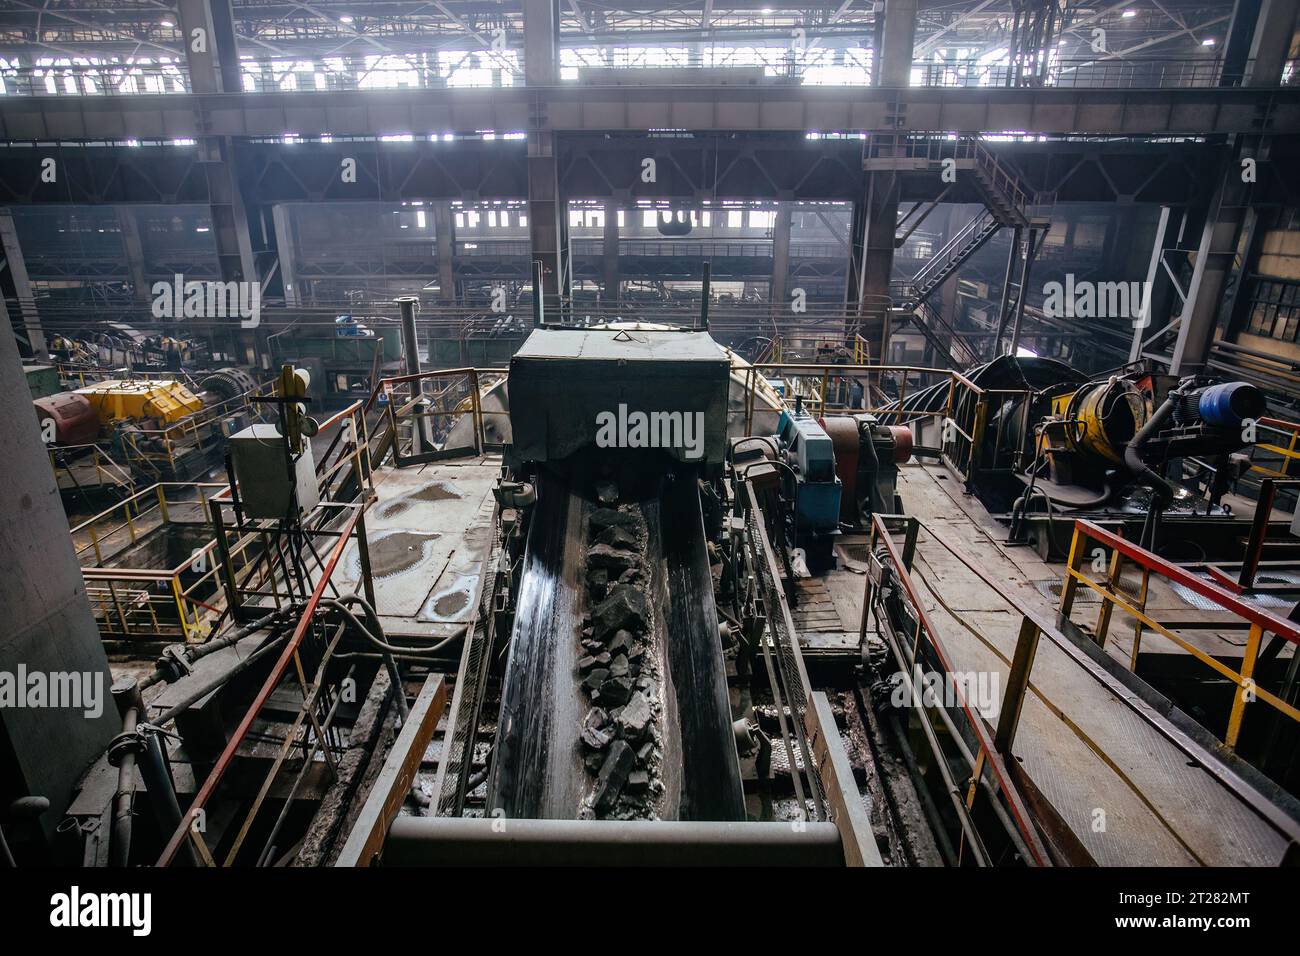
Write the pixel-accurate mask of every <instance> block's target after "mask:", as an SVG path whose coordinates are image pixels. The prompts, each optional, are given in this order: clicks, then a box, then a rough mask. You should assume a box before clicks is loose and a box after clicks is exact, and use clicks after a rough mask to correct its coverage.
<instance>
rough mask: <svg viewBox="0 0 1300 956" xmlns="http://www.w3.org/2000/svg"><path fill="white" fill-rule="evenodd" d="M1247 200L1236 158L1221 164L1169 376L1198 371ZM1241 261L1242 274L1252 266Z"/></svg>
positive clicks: (1210, 341) (1211, 338)
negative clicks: (1222, 167) (1217, 185)
mask: <svg viewBox="0 0 1300 956" xmlns="http://www.w3.org/2000/svg"><path fill="white" fill-rule="evenodd" d="M1255 152H1257V150H1254V149H1253V148H1248V149H1244V150H1243V151H1242V153H1241V155H1242V156H1243V157H1244V156H1245V155H1247V154H1248V153H1249V154H1253V153H1255ZM1248 201H1249V187H1248V186H1247V185H1246V184H1244V183H1243V182H1242V181H1241V166H1240V165H1239V162H1238V161H1237V160H1231V161H1229V162H1228V163H1226V164H1225V165H1224V171H1223V180H1222V182H1221V184H1220V185H1219V188H1218V190H1217V191H1216V192H1215V195H1214V198H1213V199H1212V200H1211V202H1210V204H1209V207H1208V209H1207V211H1206V215H1205V223H1204V225H1203V226H1202V227H1201V232H1200V239H1199V240H1198V242H1197V245H1196V259H1195V262H1194V264H1193V267H1192V278H1191V280H1190V281H1189V282H1188V284H1187V297H1186V300H1185V301H1184V302H1183V310H1182V313H1181V315H1180V316H1179V323H1178V337H1177V339H1176V340H1175V342H1174V351H1173V356H1172V357H1171V359H1170V362H1169V372H1170V374H1171V375H1186V374H1190V373H1193V372H1198V371H1200V370H1201V368H1202V367H1203V366H1204V364H1205V360H1206V358H1208V357H1209V354H1210V346H1211V345H1212V344H1213V341H1214V330H1215V324H1216V322H1217V321H1218V316H1219V307H1220V306H1221V305H1222V303H1223V290H1224V286H1225V284H1226V282H1227V280H1228V275H1229V274H1230V273H1231V272H1232V267H1233V260H1234V258H1235V257H1236V254H1237V242H1238V239H1239V237H1240V235H1241V224H1242V219H1243V214H1244V212H1245V208H1246V205H1247V203H1248ZM1242 265H1243V268H1242V274H1243V275H1244V274H1245V273H1246V272H1247V271H1249V269H1250V268H1251V267H1252V264H1251V263H1243V264H1242Z"/></svg>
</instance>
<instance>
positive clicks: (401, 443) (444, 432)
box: [367, 368, 510, 467]
mask: <svg viewBox="0 0 1300 956" xmlns="http://www.w3.org/2000/svg"><path fill="white" fill-rule="evenodd" d="M506 372H507V370H506V369H503V368H496V369H490V368H489V369H479V368H453V369H435V370H432V371H428V372H419V373H417V374H414V375H396V376H390V377H388V378H382V379H380V380H379V382H378V384H377V386H376V388H375V392H374V393H373V394H372V395H371V397H370V401H369V402H368V403H367V408H369V407H370V406H371V405H374V404H376V403H379V402H381V401H382V403H383V411H384V414H385V416H386V418H387V421H388V433H387V436H386V437H385V439H384V445H383V447H384V448H385V449H388V448H390V447H391V449H392V451H393V455H394V461H395V463H396V464H397V466H398V467H405V466H407V465H417V464H424V463H426V462H430V461H439V460H441V459H444V458H455V457H460V456H463V455H468V454H480V455H481V454H483V452H484V451H488V450H499V449H500V443H494V442H491V441H489V440H488V436H487V433H486V431H485V420H486V419H488V418H492V417H497V418H504V419H506V420H507V421H508V420H509V415H510V413H509V412H508V411H505V410H492V409H485V408H483V406H482V393H483V388H484V386H485V385H489V384H491V383H492V382H493V381H495V380H496V379H498V378H500V377H504V376H505V374H506ZM431 386H432V387H431ZM381 396H382V398H381ZM465 415H469V416H472V418H473V430H472V432H471V435H470V438H471V441H472V444H469V445H458V446H454V447H446V445H445V443H444V440H445V439H446V438H448V437H449V436H450V434H451V432H452V429H453V427H454V426H455V424H456V422H458V421H459V420H460V418H461V417H462V416H465ZM440 443H443V444H444V447H442V448H437V447H435V446H436V445H437V444H440Z"/></svg>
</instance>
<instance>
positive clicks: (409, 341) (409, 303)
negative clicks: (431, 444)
mask: <svg viewBox="0 0 1300 956" xmlns="http://www.w3.org/2000/svg"><path fill="white" fill-rule="evenodd" d="M395 301H396V302H397V308H398V310H399V311H400V313H401V316H402V354H403V356H404V358H405V361H406V374H407V375H419V374H420V342H419V339H418V337H417V333H416V329H415V309H416V306H417V305H419V302H420V300H419V299H418V298H417V297H416V296H413V295H403V296H398V297H397V299H396V300H395ZM423 394H424V383H422V382H418V381H416V382H412V383H411V398H413V399H414V398H416V397H417V396H421V395H423ZM412 411H413V412H414V414H415V419H414V423H413V426H412V428H411V454H412V455H418V454H420V453H421V452H422V451H423V450H424V448H423V442H422V441H421V439H422V438H423V437H424V419H423V418H422V417H421V416H420V413H421V412H422V411H424V403H423V402H419V403H417V404H416V405H415V406H414V408H413V409H412Z"/></svg>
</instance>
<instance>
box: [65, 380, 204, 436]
mask: <svg viewBox="0 0 1300 956" xmlns="http://www.w3.org/2000/svg"><path fill="white" fill-rule="evenodd" d="M77 394H78V395H84V396H86V398H87V400H89V402H90V404H91V405H92V406H93V407H94V409H95V411H96V412H97V413H98V414H99V420H100V422H101V423H102V424H105V425H107V424H109V423H111V422H115V421H122V420H124V419H129V418H152V419H155V420H156V421H159V422H161V423H162V424H164V425H171V424H174V423H175V422H178V421H180V420H181V419H182V418H184V417H185V416H187V415H193V414H194V413H195V412H197V411H199V410H200V409H201V408H203V401H202V399H200V398H199V397H198V396H197V395H195V394H194V393H193V392H191V391H190V390H189V389H188V388H186V387H185V386H184V385H182V384H181V383H180V382H177V381H175V380H174V379H137V380H123V379H116V380H112V381H107V382H96V383H95V384H94V385H87V386H86V387H85V388H79V389H77Z"/></svg>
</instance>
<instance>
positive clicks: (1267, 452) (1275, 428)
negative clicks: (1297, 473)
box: [1250, 418, 1300, 478]
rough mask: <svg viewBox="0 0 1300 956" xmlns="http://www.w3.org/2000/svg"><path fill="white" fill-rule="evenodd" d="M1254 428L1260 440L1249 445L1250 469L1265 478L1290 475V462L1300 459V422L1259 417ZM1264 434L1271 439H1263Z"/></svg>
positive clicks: (1288, 476)
mask: <svg viewBox="0 0 1300 956" xmlns="http://www.w3.org/2000/svg"><path fill="white" fill-rule="evenodd" d="M1255 428H1256V429H1257V431H1256V434H1257V436H1259V437H1260V441H1258V442H1256V443H1255V444H1254V445H1252V446H1251V449H1250V470H1251V471H1252V472H1254V473H1257V474H1260V475H1263V476H1265V477H1266V478H1290V477H1292V472H1291V463H1292V462H1294V461H1296V460H1297V459H1300V424H1297V423H1296V422H1288V421H1284V420H1283V419H1280V418H1260V419H1259V420H1258V421H1257V422H1256V423H1255ZM1264 436H1268V437H1269V438H1270V439H1272V440H1270V441H1264V440H1263V438H1264ZM1261 452H1263V455H1262V456H1261V455H1260V453H1261ZM1261 457H1262V458H1263V459H1264V460H1263V461H1261V460H1260V459H1261Z"/></svg>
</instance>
